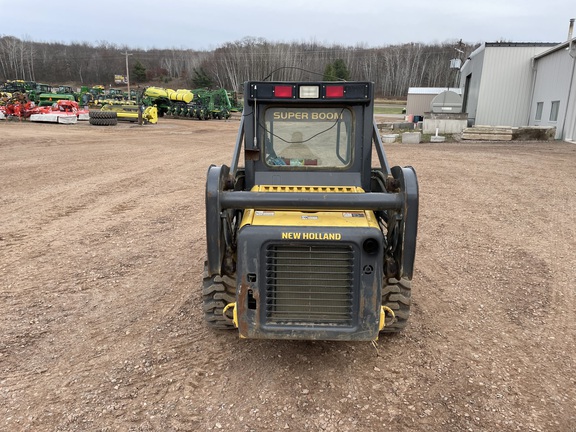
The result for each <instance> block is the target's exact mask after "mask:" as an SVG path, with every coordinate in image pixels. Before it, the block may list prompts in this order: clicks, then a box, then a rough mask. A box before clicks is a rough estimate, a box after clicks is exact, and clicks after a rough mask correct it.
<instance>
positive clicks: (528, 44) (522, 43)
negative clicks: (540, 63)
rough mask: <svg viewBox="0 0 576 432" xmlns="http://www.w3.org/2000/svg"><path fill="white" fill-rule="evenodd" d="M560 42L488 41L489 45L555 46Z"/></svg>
mask: <svg viewBox="0 0 576 432" xmlns="http://www.w3.org/2000/svg"><path fill="white" fill-rule="evenodd" d="M559 43H560V42H486V44H485V45H486V46H487V47H503V48H507V47H548V46H549V47H553V46H556V45H558V44H559Z"/></svg>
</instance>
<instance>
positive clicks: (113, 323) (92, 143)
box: [0, 120, 576, 431]
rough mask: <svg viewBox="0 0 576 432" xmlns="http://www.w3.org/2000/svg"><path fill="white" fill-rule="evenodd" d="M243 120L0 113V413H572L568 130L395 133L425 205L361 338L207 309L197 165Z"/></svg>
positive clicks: (225, 424) (572, 211)
mask: <svg viewBox="0 0 576 432" xmlns="http://www.w3.org/2000/svg"><path fill="white" fill-rule="evenodd" d="M237 127H238V122H237V121H229V122H223V121H209V122H198V121H176V120H161V121H160V122H159V124H158V125H156V126H146V127H143V128H140V127H138V126H131V125H128V124H122V125H119V126H117V127H113V128H98V127H91V126H89V125H88V124H78V125H73V126H63V125H41V124H30V123H17V122H2V123H0V185H1V186H0V190H1V194H0V208H1V209H2V218H1V219H0V285H1V290H0V295H1V300H0V430H6V431H18V430H23V431H42V430H48V431H54V430H62V431H108V430H110V431H112V430H113V431H116V430H133V431H160V430H161V431H176V430H185V431H204V430H233V431H252V430H253V431H277V430H284V429H286V430H292V431H303V430H311V431H352V430H354V431H386V430H394V431H420V430H427V431H428V430H430V431H495V430H498V431H574V430H576V354H575V353H576V346H575V345H576V343H575V339H576V321H575V318H576V316H575V309H576V299H575V292H574V282H575V281H576V253H575V250H576V193H575V191H576V175H575V168H576V145H571V144H566V143H557V142H550V143H514V144H494V143H492V144H486V143H484V144H479V143H457V144H420V145H402V144H392V145H389V146H388V156H389V159H390V161H391V163H392V164H393V165H408V164H410V165H413V166H414V167H415V168H416V171H417V173H418V176H419V182H420V190H421V202H420V203H421V213H420V215H421V219H420V224H419V239H418V250H417V259H416V274H415V279H414V287H415V289H414V294H413V296H414V304H413V314H412V317H411V321H410V324H409V326H408V328H407V330H406V331H405V332H404V333H402V334H400V335H397V336H389V337H383V338H381V339H380V340H379V342H378V348H377V349H376V348H375V347H373V346H372V345H371V344H370V343H342V342H339V343H336V342H291V341H253V340H252V341H247V340H239V339H238V337H237V334H236V333H235V332H220V333H215V332H213V331H210V330H208V329H207V328H206V327H205V325H204V323H203V317H202V310H201V296H200V285H201V277H202V267H203V260H204V251H205V242H204V182H205V174H206V170H207V167H208V165H209V164H210V163H215V164H221V163H229V161H230V158H231V153H232V147H233V144H234V141H235V137H236V130H237Z"/></svg>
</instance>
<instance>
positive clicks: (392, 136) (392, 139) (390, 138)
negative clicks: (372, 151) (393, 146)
mask: <svg viewBox="0 0 576 432" xmlns="http://www.w3.org/2000/svg"><path fill="white" fill-rule="evenodd" d="M397 138H398V134H387V135H382V142H383V143H393V142H395V141H396V139H397Z"/></svg>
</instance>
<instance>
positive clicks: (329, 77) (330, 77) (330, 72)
mask: <svg viewBox="0 0 576 432" xmlns="http://www.w3.org/2000/svg"><path fill="white" fill-rule="evenodd" d="M323 78H324V81H335V80H336V78H335V77H334V68H333V67H332V63H328V64H327V65H326V67H325V68H324V77H323Z"/></svg>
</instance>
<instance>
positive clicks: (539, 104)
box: [534, 102, 544, 121]
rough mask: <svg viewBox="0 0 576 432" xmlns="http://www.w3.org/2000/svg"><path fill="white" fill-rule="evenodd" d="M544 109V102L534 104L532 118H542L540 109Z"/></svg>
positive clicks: (538, 119)
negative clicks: (534, 110) (534, 111)
mask: <svg viewBox="0 0 576 432" xmlns="http://www.w3.org/2000/svg"><path fill="white" fill-rule="evenodd" d="M543 109H544V102H538V103H537V104H536V117H535V118H534V120H537V121H540V120H542V110H543Z"/></svg>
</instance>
